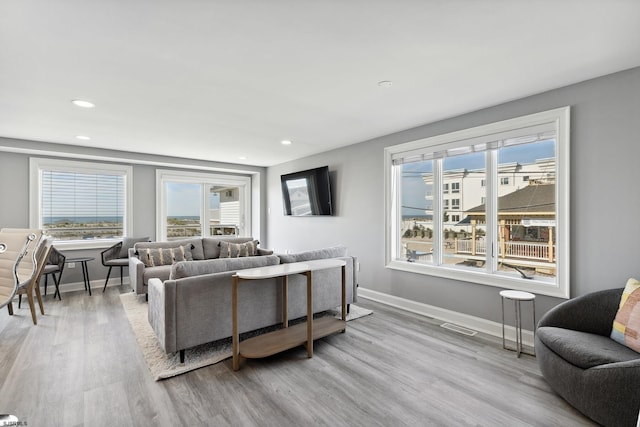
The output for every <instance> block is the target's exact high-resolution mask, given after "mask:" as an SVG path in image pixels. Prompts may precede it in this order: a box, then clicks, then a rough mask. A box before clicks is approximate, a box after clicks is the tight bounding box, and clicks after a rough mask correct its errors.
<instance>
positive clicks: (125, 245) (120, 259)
mask: <svg viewBox="0 0 640 427" xmlns="http://www.w3.org/2000/svg"><path fill="white" fill-rule="evenodd" d="M148 241H149V238H148V237H125V238H123V239H122V242H118V243H116V244H115V245H113V246H111V247H109V248H107V249H105V250H104V251H102V253H101V256H102V265H104V266H105V267H109V271H108V272H107V280H105V281H104V288H102V292H104V291H105V290H106V289H107V283H109V276H110V275H111V269H112V268H113V267H120V286H122V279H123V269H124V267H129V248H132V247H133V245H134V244H136V243H137V242H148Z"/></svg>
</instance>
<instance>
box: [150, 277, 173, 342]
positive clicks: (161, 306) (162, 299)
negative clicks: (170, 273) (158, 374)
mask: <svg viewBox="0 0 640 427" xmlns="http://www.w3.org/2000/svg"><path fill="white" fill-rule="evenodd" d="M175 301H176V283H175V281H174V280H167V281H166V282H162V280H160V279H156V278H152V279H150V280H149V312H148V319H149V324H150V325H151V327H152V328H153V330H154V331H155V333H156V336H157V337H158V342H159V343H160V347H162V349H163V350H164V351H165V352H166V353H174V352H176V351H177V348H176V316H175Z"/></svg>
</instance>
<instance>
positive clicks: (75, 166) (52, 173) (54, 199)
mask: <svg viewBox="0 0 640 427" xmlns="http://www.w3.org/2000/svg"><path fill="white" fill-rule="evenodd" d="M30 170H31V172H30V173H31V185H30V193H31V196H30V197H31V200H32V203H31V221H30V223H31V226H32V227H35V228H42V229H43V230H44V231H45V233H46V234H48V235H49V236H51V237H53V239H54V240H56V241H59V242H66V243H71V242H76V244H78V245H84V244H85V243H90V242H95V241H99V240H112V239H121V238H122V237H123V236H126V235H128V228H129V227H128V223H129V221H128V216H129V211H130V203H129V202H128V200H129V197H130V195H129V187H128V186H129V185H130V179H129V177H130V176H131V168H130V167H129V166H120V165H112V164H101V163H93V162H78V161H68V160H58V159H39V158H32V159H31V161H30Z"/></svg>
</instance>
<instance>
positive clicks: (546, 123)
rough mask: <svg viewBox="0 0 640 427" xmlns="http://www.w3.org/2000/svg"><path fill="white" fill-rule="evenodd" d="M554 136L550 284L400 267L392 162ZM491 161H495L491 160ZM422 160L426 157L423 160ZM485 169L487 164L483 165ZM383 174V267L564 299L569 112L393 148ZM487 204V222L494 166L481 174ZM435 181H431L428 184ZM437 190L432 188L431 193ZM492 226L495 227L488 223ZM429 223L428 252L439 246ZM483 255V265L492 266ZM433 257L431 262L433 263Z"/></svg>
mask: <svg viewBox="0 0 640 427" xmlns="http://www.w3.org/2000/svg"><path fill="white" fill-rule="evenodd" d="M548 128H553V129H554V130H555V141H556V144H555V150H556V152H555V159H556V195H555V197H556V236H557V239H556V276H555V283H550V282H547V281H543V280H536V279H535V278H534V279H524V278H522V277H520V276H519V274H518V273H516V272H514V273H513V274H506V273H501V274H497V273H496V272H490V271H488V270H481V271H471V270H462V269H455V268H451V267H447V266H446V265H443V264H436V263H433V264H428V263H416V262H406V261H404V260H402V259H400V258H399V254H400V253H401V238H402V236H401V233H400V224H401V222H402V206H401V197H402V195H401V175H400V173H401V169H402V168H401V167H397V166H395V165H394V159H396V158H407V159H415V158H418V157H419V156H423V157H424V156H430V155H434V154H437V153H439V152H443V151H446V150H460V149H462V150H464V149H466V148H467V147H471V146H472V145H474V144H478V143H483V142H488V141H491V140H496V139H500V138H502V137H503V136H504V135H507V136H509V135H516V137H517V135H523V136H524V135H526V134H527V133H529V134H531V133H534V132H533V131H531V129H548ZM494 157H495V156H494ZM427 158H428V157H427ZM487 163H488V164H489V163H490V162H487ZM384 166H385V170H384V174H385V178H384V179H385V193H384V197H385V267H386V268H390V269H394V270H400V271H407V272H412V273H418V274H425V275H431V276H437V277H444V278H449V279H454V280H459V281H464V282H471V283H476V284H481V285H488V286H494V287H499V288H508V289H517V290H523V291H529V292H533V293H537V294H541V295H548V296H553V297H558V298H569V297H570V243H571V240H570V223H569V218H570V203H569V201H570V107H569V106H566V107H561V108H556V109H553V110H548V111H543V112H540V113H534V114H529V115H526V116H521V117H516V118H513V119H507V120H503V121H499V122H495V123H490V124H486V125H481V126H477V127H473V128H469V129H464V130H460V131H454V132H450V133H447V134H442V135H437V136H433V137H428V138H424V139H420V140H416V141H411V142H407V143H404V144H398V145H394V146H390V147H386V148H385V149H384ZM487 174H488V176H487V187H486V188H487V190H488V194H487V195H486V197H487V201H489V200H491V203H492V205H494V206H493V207H492V208H491V209H489V210H488V212H487V215H488V216H490V217H493V213H494V212H495V209H496V205H497V200H498V188H499V172H498V170H497V160H495V159H494V160H493V166H492V167H489V168H488V170H487ZM437 182H438V179H437V178H435V177H434V183H437ZM436 188H437V187H436ZM433 198H434V203H433V205H434V219H437V218H438V217H439V215H440V214H439V213H437V212H441V210H442V209H441V206H440V203H439V201H438V200H437V199H438V197H436V195H435V194H434V197H433ZM494 222H495V221H494ZM438 223H439V221H434V226H435V227H436V229H434V249H435V248H438V250H439V247H440V246H441V243H442V242H441V241H440V240H441V239H440V237H439V234H440V233H441V231H442V230H439V229H437V226H438V225H439V226H440V227H441V226H442V224H441V222H440V224H438ZM486 234H487V235H488V236H494V235H495V234H496V233H495V225H494V226H493V227H492V226H490V224H488V227H487V233H486ZM491 243H492V245H494V251H493V252H494V253H498V251H497V247H496V246H495V245H497V238H493V239H491ZM489 252H490V251H488V250H487V264H489V262H491V263H492V264H493V263H494V262H495V258H493V259H491V258H492V257H491V255H490V253H489ZM437 258H438V257H437V256H434V259H436V260H437Z"/></svg>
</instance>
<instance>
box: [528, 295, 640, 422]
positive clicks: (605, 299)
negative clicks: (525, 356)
mask: <svg viewBox="0 0 640 427" xmlns="http://www.w3.org/2000/svg"><path fill="white" fill-rule="evenodd" d="M622 291H623V288H619V289H610V290H606V291H599V292H594V293H590V294H587V295H583V296H580V297H577V298H574V299H571V300H569V301H565V302H564V303H562V304H560V305H558V306H556V307H554V308H553V309H551V310H550V311H549V312H548V313H546V314H545V315H544V316H543V317H542V319H540V322H539V323H538V327H537V329H536V335H535V347H536V359H537V361H538V365H539V366H540V371H541V372H542V375H543V376H544V378H545V379H546V380H547V382H548V383H549V385H550V386H551V388H552V389H553V390H554V391H555V392H556V393H558V394H559V395H560V396H562V397H563V398H564V399H565V400H566V401H567V402H569V403H570V404H571V405H572V406H573V407H575V408H576V409H578V410H579V411H580V412H582V413H583V414H585V415H586V416H588V417H589V418H591V419H593V420H594V421H596V422H598V423H599V424H602V425H605V426H635V425H636V422H637V419H638V412H639V410H640V353H637V352H635V351H633V350H631V349H630V348H627V347H625V346H623V345H621V344H618V343H617V342H616V341H614V340H612V339H611V338H609V336H610V334H611V328H612V325H613V319H614V318H615V316H616V313H617V311H618V306H619V304H620V297H621V295H622Z"/></svg>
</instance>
